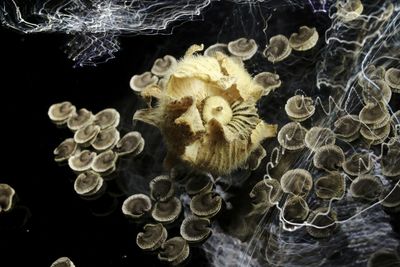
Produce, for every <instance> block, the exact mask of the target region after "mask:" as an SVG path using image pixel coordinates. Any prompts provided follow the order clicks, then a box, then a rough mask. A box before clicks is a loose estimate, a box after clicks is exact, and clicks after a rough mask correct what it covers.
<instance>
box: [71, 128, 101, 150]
mask: <svg viewBox="0 0 400 267" xmlns="http://www.w3.org/2000/svg"><path fill="white" fill-rule="evenodd" d="M99 133H100V127H99V126H97V125H94V124H88V125H86V126H84V127H82V128H80V129H79V130H77V131H76V132H75V134H74V140H75V142H76V143H77V144H79V145H80V146H83V147H88V146H90V145H91V144H92V143H93V142H94V141H95V140H96V137H97V135H98V134H99Z"/></svg>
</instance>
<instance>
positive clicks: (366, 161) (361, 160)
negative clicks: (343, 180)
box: [342, 153, 374, 176]
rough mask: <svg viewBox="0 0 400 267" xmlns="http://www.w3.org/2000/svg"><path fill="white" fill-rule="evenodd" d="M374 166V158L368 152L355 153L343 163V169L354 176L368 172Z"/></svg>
mask: <svg viewBox="0 0 400 267" xmlns="http://www.w3.org/2000/svg"><path fill="white" fill-rule="evenodd" d="M373 166H374V165H373V162H372V159H371V157H370V155H369V154H368V153H354V154H352V155H351V156H350V157H349V158H347V159H346V160H345V162H344V163H343V165H342V167H343V170H344V171H345V172H346V173H347V174H348V175H352V176H358V175H360V174H366V173H368V172H369V171H370V170H371V169H372V167H373Z"/></svg>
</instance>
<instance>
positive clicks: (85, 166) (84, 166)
mask: <svg viewBox="0 0 400 267" xmlns="http://www.w3.org/2000/svg"><path fill="white" fill-rule="evenodd" d="M96 156H97V154H96V152H91V151H89V150H82V151H80V152H79V153H76V154H75V155H73V156H72V157H70V158H69V159H68V166H69V167H70V168H71V169H72V170H73V171H76V172H84V171H87V170H90V169H91V167H92V163H93V161H94V159H95V158H96Z"/></svg>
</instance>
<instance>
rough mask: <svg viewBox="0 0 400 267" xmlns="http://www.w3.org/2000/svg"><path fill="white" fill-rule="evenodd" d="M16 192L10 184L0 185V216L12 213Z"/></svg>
mask: <svg viewBox="0 0 400 267" xmlns="http://www.w3.org/2000/svg"><path fill="white" fill-rule="evenodd" d="M14 196H15V190H14V188H12V187H11V186H10V185H8V184H0V215H1V213H2V212H7V211H10V210H11V209H12V207H13V205H14V201H15V199H14Z"/></svg>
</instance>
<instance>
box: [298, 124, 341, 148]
mask: <svg viewBox="0 0 400 267" xmlns="http://www.w3.org/2000/svg"><path fill="white" fill-rule="evenodd" d="M304 142H305V144H306V147H308V148H309V149H310V150H311V151H314V152H315V151H316V150H317V149H319V148H320V147H321V146H324V145H333V144H335V142H336V136H335V133H334V132H333V131H332V130H331V129H329V128H324V127H318V126H315V127H312V128H311V129H310V130H308V132H307V134H306V136H305V138H304Z"/></svg>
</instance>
